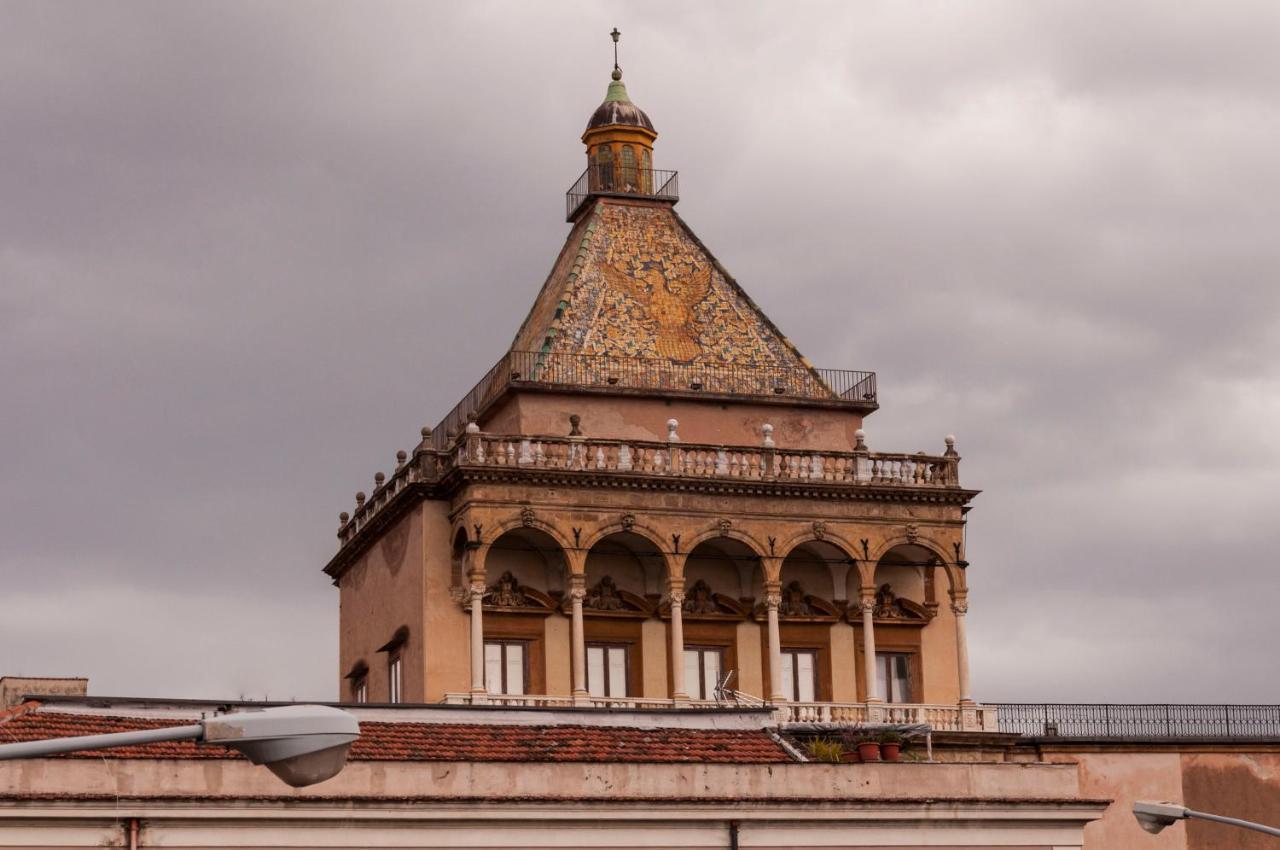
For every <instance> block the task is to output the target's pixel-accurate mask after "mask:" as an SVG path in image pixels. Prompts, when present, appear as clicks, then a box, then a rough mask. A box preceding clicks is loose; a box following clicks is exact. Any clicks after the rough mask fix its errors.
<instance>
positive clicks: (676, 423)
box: [667, 419, 680, 428]
mask: <svg viewBox="0 0 1280 850" xmlns="http://www.w3.org/2000/svg"><path fill="white" fill-rule="evenodd" d="M667 427H668V428H679V427H680V422H679V421H678V420H675V419H668V420H667Z"/></svg>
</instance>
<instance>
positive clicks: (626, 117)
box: [587, 74, 657, 134]
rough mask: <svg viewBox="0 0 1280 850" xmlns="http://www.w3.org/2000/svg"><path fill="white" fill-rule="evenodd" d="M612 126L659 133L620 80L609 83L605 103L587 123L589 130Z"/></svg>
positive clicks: (597, 108)
mask: <svg viewBox="0 0 1280 850" xmlns="http://www.w3.org/2000/svg"><path fill="white" fill-rule="evenodd" d="M618 76H619V77H620V76H622V75H621V74H619V75H618ZM610 124H625V125H628V126H631V127H643V128H644V129H646V130H648V131H649V132H650V133H655V134H656V133H657V130H654V129H653V122H651V121H650V120H649V116H648V115H645V114H644V110H642V109H641V108H640V107H638V106H636V105H635V104H634V103H632V102H631V98H629V97H627V87H626V86H625V85H623V84H622V80H620V79H618V80H614V81H613V82H611V83H609V92H608V94H606V95H605V96H604V103H602V104H600V105H599V106H598V107H596V111H595V112H594V113H592V115H591V120H590V121H588V122H587V129H588V130H594V129H596V128H597V127H608V126H609V125H610Z"/></svg>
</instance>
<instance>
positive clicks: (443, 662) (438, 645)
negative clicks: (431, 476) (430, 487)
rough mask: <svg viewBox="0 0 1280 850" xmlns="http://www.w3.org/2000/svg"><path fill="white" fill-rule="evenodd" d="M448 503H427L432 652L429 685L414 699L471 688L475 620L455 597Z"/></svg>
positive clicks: (426, 595) (426, 605)
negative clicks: (452, 590)
mask: <svg viewBox="0 0 1280 850" xmlns="http://www.w3.org/2000/svg"><path fill="white" fill-rule="evenodd" d="M449 507H450V506H449V503H448V502H423V503H422V564H423V569H424V571H425V576H426V579H425V581H424V582H423V585H422V597H421V599H422V612H423V620H422V621H421V622H422V623H423V625H424V626H425V632H426V640H427V647H428V652H427V656H426V658H425V659H424V665H425V670H426V687H425V688H424V689H423V690H422V691H408V690H406V692H405V697H406V700H407V701H410V702H439V701H440V700H442V699H443V698H444V695H445V694H446V693H448V692H450V691H466V690H468V689H469V688H470V687H471V631H470V626H471V620H470V618H469V617H468V616H467V614H466V613H464V612H463V610H462V606H461V605H460V604H459V603H458V601H457V600H455V599H454V597H453V596H452V595H450V592H449V591H450V588H451V586H452V584H453V575H452V574H453V559H452V552H453V547H452V544H451V540H450V531H451V530H452V529H451V525H450V522H449Z"/></svg>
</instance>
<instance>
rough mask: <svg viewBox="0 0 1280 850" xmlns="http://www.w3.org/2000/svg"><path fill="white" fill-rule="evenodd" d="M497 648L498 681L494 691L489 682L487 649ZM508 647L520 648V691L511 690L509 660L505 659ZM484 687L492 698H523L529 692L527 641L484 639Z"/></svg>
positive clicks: (492, 684)
mask: <svg viewBox="0 0 1280 850" xmlns="http://www.w3.org/2000/svg"><path fill="white" fill-rule="evenodd" d="M490 647H497V648H498V653H499V655H498V670H499V678H500V680H499V681H498V682H497V683H496V687H497V690H494V687H495V685H494V683H492V682H491V681H490V679H491V677H490V676H489V648H490ZM510 647H519V648H520V689H519V690H513V689H512V685H511V682H510V681H509V674H510V672H511V666H510V659H509V658H508V657H507V656H508V654H509V652H508V650H509V648H510ZM484 659H485V672H484V687H485V690H486V691H488V692H489V693H490V694H491V695H493V696H523V695H525V694H527V693H528V692H529V641H527V640H508V639H506V638H486V639H485V642H484Z"/></svg>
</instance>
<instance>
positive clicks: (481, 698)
mask: <svg viewBox="0 0 1280 850" xmlns="http://www.w3.org/2000/svg"><path fill="white" fill-rule="evenodd" d="M471 704H472V705H488V704H489V692H488V691H487V690H484V689H480V690H477V689H475V688H472V689H471Z"/></svg>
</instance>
